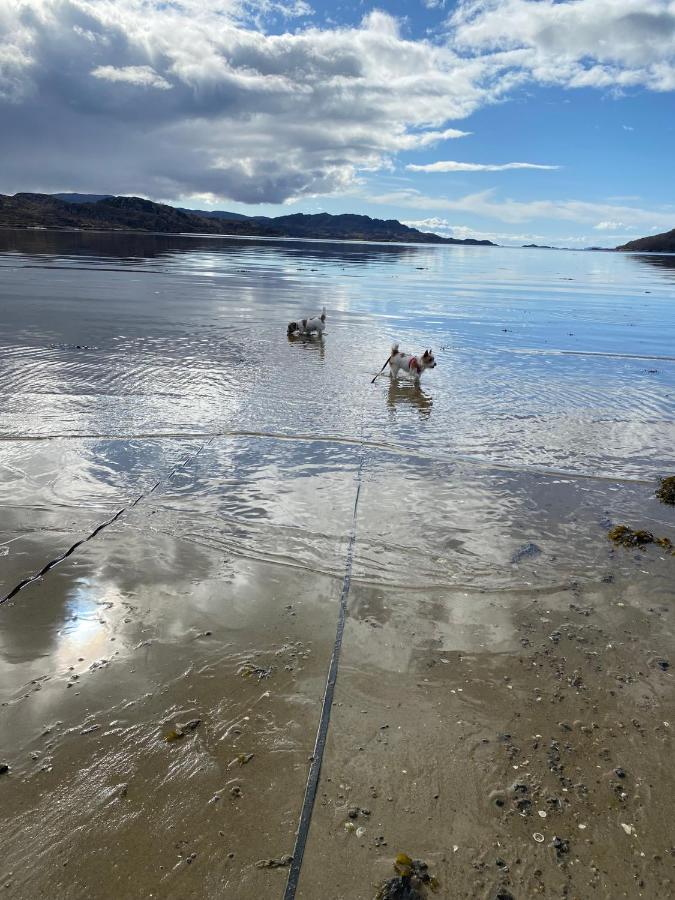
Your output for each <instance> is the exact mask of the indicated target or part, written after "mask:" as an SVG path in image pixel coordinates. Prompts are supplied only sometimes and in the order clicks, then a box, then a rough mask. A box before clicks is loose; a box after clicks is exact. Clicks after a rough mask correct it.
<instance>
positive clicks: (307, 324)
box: [287, 306, 326, 337]
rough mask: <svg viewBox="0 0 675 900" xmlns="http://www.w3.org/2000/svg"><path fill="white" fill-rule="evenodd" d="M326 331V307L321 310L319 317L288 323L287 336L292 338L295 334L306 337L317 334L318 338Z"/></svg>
mask: <svg viewBox="0 0 675 900" xmlns="http://www.w3.org/2000/svg"><path fill="white" fill-rule="evenodd" d="M325 330H326V307H325V306H324V308H323V309H322V310H321V315H320V316H314V317H313V318H311V319H300V321H299V322H289V323H288V330H287V334H288V336H289V337H292V336H293V335H295V334H300V335H308V334H318V335H319V337H321V335H322V334H323V333H324V331H325Z"/></svg>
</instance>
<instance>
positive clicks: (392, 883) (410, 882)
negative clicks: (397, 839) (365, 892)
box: [375, 853, 439, 900]
mask: <svg viewBox="0 0 675 900" xmlns="http://www.w3.org/2000/svg"><path fill="white" fill-rule="evenodd" d="M394 871H395V872H396V875H395V876H394V878H389V879H387V881H385V882H384V884H382V885H381V886H380V888H379V890H378V892H377V895H376V898H375V900H425V897H427V896H428V895H427V888H429V889H430V890H431V891H434V892H435V891H437V890H438V887H439V883H438V879H437V878H436V877H435V876H433V875H430V874H429V866H428V865H427V864H426V863H425V862H422V860H421V859H412V857H410V856H408V854H407V853H399V854H398V855H397V857H396V859H395V860H394Z"/></svg>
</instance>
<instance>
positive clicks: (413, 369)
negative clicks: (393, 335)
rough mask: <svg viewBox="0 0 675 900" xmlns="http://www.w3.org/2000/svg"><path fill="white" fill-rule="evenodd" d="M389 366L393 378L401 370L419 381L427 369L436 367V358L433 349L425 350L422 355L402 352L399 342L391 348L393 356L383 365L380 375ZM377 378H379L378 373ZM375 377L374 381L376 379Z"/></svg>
mask: <svg viewBox="0 0 675 900" xmlns="http://www.w3.org/2000/svg"><path fill="white" fill-rule="evenodd" d="M387 366H389V374H390V375H391V377H392V378H396V377H397V376H398V373H399V372H406V373H407V374H408V375H410V376H412V377H413V378H414V379H415V381H419V380H420V375H421V374H422V372H424V371H425V369H435V368H436V360H435V359H434V354H433V353H432V352H431V350H425V351H424V353H422V354H421V355H420V356H410V354H408V353H401V352H400V351H399V349H398V344H394V346H393V347H392V348H391V356H390V357H389V359H388V360H387V361H386V363H385V364H384V365H383V366H382V368H381V369H380V371H379V372H378V375H381V374H382V372H384V370H385V369H386V368H387ZM375 378H377V375H376V376H375ZM375 378H373V381H375Z"/></svg>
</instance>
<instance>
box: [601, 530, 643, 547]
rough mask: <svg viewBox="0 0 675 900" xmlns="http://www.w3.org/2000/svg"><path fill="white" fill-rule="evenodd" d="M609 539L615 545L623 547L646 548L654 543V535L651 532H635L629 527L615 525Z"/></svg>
mask: <svg viewBox="0 0 675 900" xmlns="http://www.w3.org/2000/svg"><path fill="white" fill-rule="evenodd" d="M607 537H608V538H609V539H610V541H612V543H614V544H620V545H621V546H622V547H645V546H646V545H647V544H653V543H654V535H653V534H652V533H651V531H645V530H643V529H638V530H637V531H634V530H633V529H632V528H629V527H628V525H615V526H614V528H611V529H610V531H609V534H608V535H607Z"/></svg>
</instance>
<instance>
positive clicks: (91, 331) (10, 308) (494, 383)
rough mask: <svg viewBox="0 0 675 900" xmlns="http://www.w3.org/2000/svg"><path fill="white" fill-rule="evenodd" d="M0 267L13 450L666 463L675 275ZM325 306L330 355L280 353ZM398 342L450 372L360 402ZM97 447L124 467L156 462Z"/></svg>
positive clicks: (466, 257)
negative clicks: (292, 323) (350, 449)
mask: <svg viewBox="0 0 675 900" xmlns="http://www.w3.org/2000/svg"><path fill="white" fill-rule="evenodd" d="M0 265H1V266H2V269H1V270H0V308H1V309H2V331H1V333H0V342H1V347H2V358H1V360H0V366H1V369H2V395H1V403H0V433H1V434H2V436H3V438H10V437H14V438H18V437H21V438H24V439H26V438H29V437H30V438H39V437H50V438H51V437H54V436H56V435H59V436H64V437H74V436H86V437H88V438H99V439H100V440H101V441H105V439H108V440H115V439H118V438H124V439H129V440H131V439H136V438H141V439H143V440H144V441H145V440H146V439H147V438H150V437H153V438H157V439H159V438H162V439H164V438H166V439H169V438H170V437H172V436H179V437H184V436H186V435H191V434H195V435H198V436H201V435H203V434H214V433H217V434H221V433H232V432H241V431H247V432H249V431H250V432H254V433H265V434H274V435H292V436H297V435H300V434H303V435H314V436H320V437H324V438H327V439H333V438H339V439H342V440H344V441H347V442H351V441H356V440H357V439H359V438H363V439H365V440H367V441H369V442H373V443H376V444H378V445H381V446H385V447H387V448H398V449H401V450H403V449H406V450H414V452H415V453H416V454H419V455H424V456H429V457H433V458H436V459H443V460H445V461H447V460H451V459H467V460H476V461H482V462H485V463H493V464H498V465H500V466H504V467H507V468H510V469H514V470H521V469H536V470H541V471H551V470H553V471H560V472H568V473H576V474H584V475H595V476H607V477H628V478H636V479H640V478H643V479H645V478H652V477H654V476H655V475H656V474H659V473H661V472H662V471H663V470H664V469H667V468H669V466H670V464H671V458H672V447H673V444H674V443H675V431H674V428H673V412H674V410H675V352H674V350H673V348H675V257H667V256H661V257H648V256H638V255H630V256H629V255H619V254H609V253H606V254H603V253H572V252H564V251H537V250H515V249H490V248H487V249H486V248H471V247H414V246H387V245H384V246H382V245H380V246H377V245H363V244H362V245H358V244H351V245H349V244H340V245H338V244H329V243H323V242H290V241H289V242H278V241H276V242H261V241H234V240H223V239H209V238H205V239H202V238H172V237H155V236H148V237H141V236H139V237H136V236H134V237H128V236H106V235H82V234H71V235H47V234H35V233H33V234H30V233H28V234H25V233H24V234H19V233H12V232H4V233H2V234H0ZM322 305H325V306H326V307H327V309H328V332H327V335H326V337H325V340H324V341H323V343H321V344H318V343H295V344H291V343H289V342H288V341H287V339H286V335H285V324H286V322H287V321H288V320H289V319H293V318H298V317H299V316H300V315H301V314H303V313H306V312H310V313H311V312H314V311H316V310H319V309H320V308H321V306H322ZM394 339H397V340H399V341H400V343H401V346H402V348H403V349H406V350H409V351H410V352H419V351H422V350H423V349H424V348H426V347H432V348H433V349H434V351H435V352H436V354H437V359H438V366H437V368H436V370H435V371H434V372H432V373H428V374H427V375H426V376H425V377H424V379H423V387H422V390H421V391H420V392H417V391H414V390H412V389H411V388H410V386H409V385H408V384H407V383H405V384H404V383H403V382H402V384H401V386H400V387H395V388H392V387H390V386H389V384H388V380H387V379H382V380H381V381H380V382H379V383H376V385H375V386H373V387H371V386H370V384H369V381H370V376H372V374H374V373H375V372H376V371H377V370H378V369H379V368H380V366H381V364H382V363H383V362H384V360H385V359H386V358H387V356H388V352H389V347H390V345H391V342H392V340H394ZM77 345H80V347H82V348H84V349H77ZM99 446H100V447H101V449H102V450H103V453H102V459H104V460H105V461H104V463H103V464H104V465H111V466H112V467H115V466H116V465H118V464H119V465H122V466H125V467H126V466H129V465H131V464H133V465H138V466H140V467H141V469H142V468H144V467H145V466H146V465H148V464H150V462H151V460H148V459H147V455H148V454H150V455H151V456H155V455H156V454H158V453H161V451H159V450H158V449H157V447H154V446H153V447H152V449H148V445H147V444H145V443H144V444H143V448H145V449H143V448H141V447H140V446H138V445H133V446H131V447H130V448H129V449H128V451H125V455H126V454H127V452H128V454H130V456H131V457H133V459H131V458H125V459H122V460H116V459H114V458H112V459H111V458H109V456H108V451H105V449H104V447H105V445H104V444H101V445H99ZM157 462H158V464H159V465H160V466H161V464H162V461H161V458H160V457H158V458H157ZM96 480H97V482H98V481H99V478H98V475H97V478H96Z"/></svg>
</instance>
